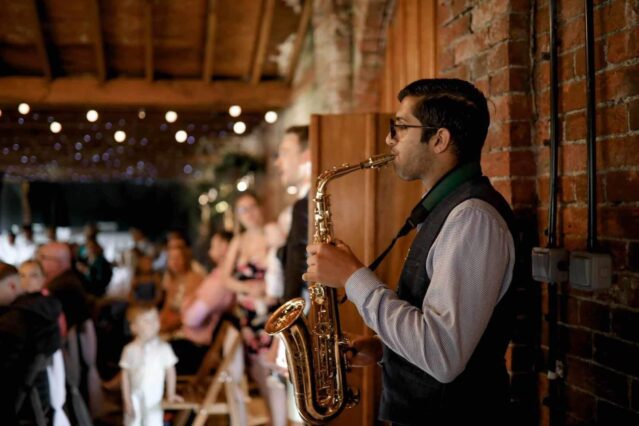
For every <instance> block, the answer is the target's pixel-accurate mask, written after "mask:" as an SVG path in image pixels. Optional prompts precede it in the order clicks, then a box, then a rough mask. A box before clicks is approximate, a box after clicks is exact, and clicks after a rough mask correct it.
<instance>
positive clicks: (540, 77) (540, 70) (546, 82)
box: [534, 61, 550, 89]
mask: <svg viewBox="0 0 639 426" xmlns="http://www.w3.org/2000/svg"><path fill="white" fill-rule="evenodd" d="M534 78H535V84H536V87H538V88H540V89H541V88H547V87H549V86H550V62H548V61H543V62H539V63H537V66H536V69H535V72H534Z"/></svg>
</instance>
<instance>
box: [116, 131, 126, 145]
mask: <svg viewBox="0 0 639 426" xmlns="http://www.w3.org/2000/svg"><path fill="white" fill-rule="evenodd" d="M113 139H115V141H116V142H118V143H122V142H124V140H125V139H126V133H124V131H122V130H118V131H117V132H115V133H114V134H113Z"/></svg>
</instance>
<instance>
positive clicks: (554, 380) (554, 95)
mask: <svg viewBox="0 0 639 426" xmlns="http://www.w3.org/2000/svg"><path fill="white" fill-rule="evenodd" d="M549 8H550V10H549V12H550V182H549V184H550V200H549V207H548V247H549V248H554V247H556V246H557V198H558V197H557V194H558V192H559V188H558V176H557V175H558V161H559V137H560V136H559V135H560V133H559V100H558V98H559V71H558V60H557V44H558V42H557V2H556V1H554V0H551V1H550V2H549ZM557 286H558V284H557V283H555V282H550V283H548V315H547V316H546V321H547V322H548V366H547V368H548V372H547V377H548V397H547V400H546V403H547V405H548V408H549V411H550V418H549V424H550V425H551V426H553V425H556V424H559V418H558V414H559V398H558V396H559V391H560V390H559V385H560V383H559V378H560V377H559V375H558V374H557V361H558V353H557V350H558V347H559V340H558V339H559V330H558V325H557V319H558V315H557V310H558V306H557V298H558V289H557Z"/></svg>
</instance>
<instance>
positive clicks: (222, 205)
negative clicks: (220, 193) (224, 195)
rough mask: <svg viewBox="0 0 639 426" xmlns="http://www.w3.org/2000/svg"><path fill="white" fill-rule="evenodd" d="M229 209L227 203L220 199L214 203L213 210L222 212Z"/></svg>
mask: <svg viewBox="0 0 639 426" xmlns="http://www.w3.org/2000/svg"><path fill="white" fill-rule="evenodd" d="M228 209H229V203H227V202H226V201H220V202H219V203H217V204H216V205H215V211H216V212H218V213H224V212H225V211H227V210H228Z"/></svg>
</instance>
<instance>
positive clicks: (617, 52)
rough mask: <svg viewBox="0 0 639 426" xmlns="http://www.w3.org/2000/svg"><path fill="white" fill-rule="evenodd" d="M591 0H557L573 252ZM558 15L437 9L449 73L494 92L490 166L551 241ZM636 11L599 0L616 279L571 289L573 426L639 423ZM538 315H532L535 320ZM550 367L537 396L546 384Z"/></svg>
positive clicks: (448, 0) (605, 175) (582, 184)
mask: <svg viewBox="0 0 639 426" xmlns="http://www.w3.org/2000/svg"><path fill="white" fill-rule="evenodd" d="M583 4H584V2H583V1H581V0H562V1H560V2H559V37H560V43H561V44H560V46H559V73H560V75H559V79H560V98H559V108H560V138H561V146H560V161H559V165H560V175H561V178H560V194H559V198H560V206H559V221H558V232H559V236H558V237H559V242H560V244H563V245H564V246H565V247H567V248H568V249H569V250H581V249H584V248H585V247H586V232H587V208H586V203H587V183H586V182H587V175H586V145H585V136H586V122H585V106H586V99H585V93H586V91H585V73H586V71H585V55H584V40H585V25H584V24H585V19H584V12H583V7H584V6H583ZM548 13H549V12H548V1H547V0H545V1H544V0H538V1H532V0H495V1H470V0H468V1H466V0H440V1H439V4H438V30H439V31H438V35H439V37H440V40H439V43H438V44H439V46H440V51H439V55H438V59H439V61H438V71H439V75H441V76H455V77H460V78H466V79H469V80H471V81H473V82H474V83H475V84H476V85H477V86H478V87H480V88H481V89H482V90H483V91H484V92H485V93H486V94H487V95H488V98H489V101H490V103H491V114H492V125H491V129H490V132H489V136H488V139H487V142H486V147H485V150H484V162H483V167H484V171H485V172H486V174H488V175H489V176H491V178H492V180H493V183H494V184H495V186H496V187H497V188H498V189H499V190H500V191H501V192H502V193H503V194H504V195H505V196H506V198H507V199H508V200H509V201H510V202H511V203H512V204H513V205H514V206H515V208H516V209H517V210H518V211H519V212H520V213H523V212H526V211H528V212H535V213H537V217H538V223H539V225H538V237H539V240H540V241H539V243H540V244H541V245H545V244H546V236H545V234H544V230H545V228H546V226H547V216H548V215H547V210H548V194H549V190H548V176H549V160H550V158H549V147H548V139H549V109H550V107H549V61H548V52H549V30H548V28H549V25H548V22H549V17H548ZM638 15H639V2H638V1H637V0H608V1H595V16H594V18H595V19H594V22H595V37H596V45H595V49H596V58H595V62H596V69H597V71H596V84H597V91H596V102H597V162H598V164H597V189H598V200H597V201H598V204H597V209H598V217H599V223H598V235H599V241H600V243H601V246H602V248H603V249H605V250H608V251H609V252H610V253H611V254H612V256H613V262H614V283H613V286H612V288H611V289H609V290H607V291H602V292H599V293H594V294H593V293H588V292H583V291H576V290H572V289H569V288H567V286H564V288H563V289H562V291H561V296H560V300H559V306H560V337H561V344H560V350H561V354H562V358H563V360H564V362H565V367H566V368H565V377H564V379H565V380H564V386H563V394H564V399H563V405H562V407H561V417H562V418H563V420H564V421H565V423H566V424H569V425H573V424H593V423H596V424H604V425H625V424H639V18H638ZM540 290H541V291H542V292H543V297H544V299H542V301H540V306H537V307H536V308H538V309H537V311H538V310H539V309H540V310H542V311H544V312H545V311H546V310H547V305H546V303H544V302H545V292H546V287H545V286H544V285H542V286H540ZM532 294H533V295H534V292H533V293H532ZM529 300H535V299H534V298H533V299H529ZM528 305H530V303H529V304H528ZM529 308H530V307H529ZM534 313H535V309H530V310H529V311H527V312H525V314H526V315H528V316H529V318H535V316H534ZM524 324H526V325H530V322H528V323H524ZM524 324H522V325H524ZM534 328H536V329H539V330H541V343H542V345H541V347H542V351H541V352H539V353H538V355H541V356H544V355H545V354H546V350H547V327H546V325H545V324H543V323H542V321H541V319H540V318H539V322H538V323H537V324H536V325H534ZM520 329H521V330H523V329H524V328H523V327H520ZM523 335H524V337H525V339H523V340H522V341H521V342H519V343H517V344H515V345H514V346H513V347H512V348H511V351H510V355H511V358H510V361H511V368H512V370H513V372H514V376H513V377H518V376H519V377H523V378H524V379H523V380H522V383H523V385H522V386H521V387H520V388H519V387H518V389H521V390H522V393H521V394H520V397H521V398H522V399H525V398H526V397H527V395H529V394H528V393H527V392H528V391H529V390H530V386H531V385H532V384H531V382H530V380H529V375H527V374H526V373H527V372H529V371H531V368H532V367H533V366H534V365H535V363H534V361H535V356H534V355H532V356H531V353H530V348H531V347H533V346H534V343H535V339H536V338H537V337H536V333H535V331H534V330H533V331H532V332H531V333H529V334H528V335H526V334H525V333H524V334H523ZM540 366H543V363H537V370H538V389H537V394H538V401H541V399H542V398H543V396H544V395H545V393H546V387H547V383H546V380H545V377H544V373H543V368H540ZM522 404H525V401H524V402H522ZM539 413H540V416H539V417H540V418H539V422H540V423H541V424H547V423H548V421H549V420H548V419H549V412H548V410H547V408H546V407H544V406H543V405H541V404H540V411H539Z"/></svg>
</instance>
